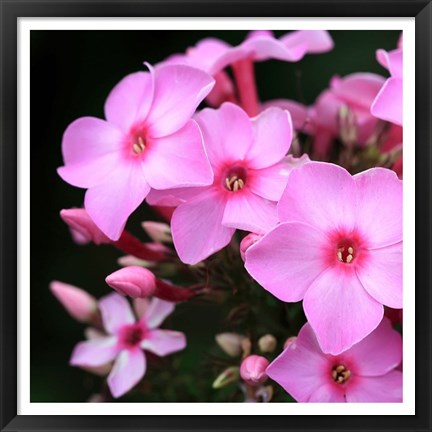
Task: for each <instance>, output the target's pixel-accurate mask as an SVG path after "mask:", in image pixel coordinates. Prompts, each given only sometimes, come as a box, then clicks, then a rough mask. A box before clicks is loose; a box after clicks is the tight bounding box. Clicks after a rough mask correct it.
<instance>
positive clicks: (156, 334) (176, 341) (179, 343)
mask: <svg viewBox="0 0 432 432" xmlns="http://www.w3.org/2000/svg"><path fill="white" fill-rule="evenodd" d="M185 347H186V337H185V335H184V334H183V333H181V332H178V331H173V330H160V329H157V330H150V331H149V332H148V333H147V335H146V338H145V339H144V340H143V341H142V342H141V348H142V349H145V350H147V351H150V352H152V353H154V354H156V355H158V356H160V357H164V356H166V355H168V354H172V353H174V352H177V351H181V350H182V349H184V348H185Z"/></svg>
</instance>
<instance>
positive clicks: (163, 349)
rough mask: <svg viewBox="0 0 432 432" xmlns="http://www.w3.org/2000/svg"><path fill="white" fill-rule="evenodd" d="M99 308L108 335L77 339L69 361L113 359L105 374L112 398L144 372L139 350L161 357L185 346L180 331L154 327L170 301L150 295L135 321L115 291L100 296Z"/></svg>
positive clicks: (79, 363) (90, 363) (88, 362)
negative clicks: (140, 315) (112, 363)
mask: <svg viewBox="0 0 432 432" xmlns="http://www.w3.org/2000/svg"><path fill="white" fill-rule="evenodd" d="M99 308H100V311H101V314H102V321H103V325H104V327H105V330H106V332H107V333H108V336H106V337H100V338H96V339H91V340H88V341H85V342H80V343H79V344H78V345H77V346H76V347H75V349H74V351H73V354H72V357H71V360H70V364H71V365H72V366H80V367H97V366H102V365H105V364H106V363H109V362H111V361H113V360H115V363H114V366H113V368H112V370H111V373H110V374H109V376H108V386H109V388H110V390H111V393H112V395H113V396H114V397H115V398H118V397H120V396H122V395H124V394H125V393H127V392H128V391H129V390H131V389H132V387H134V386H135V385H136V384H138V382H139V381H140V380H141V378H142V377H143V376H144V374H145V371H146V357H145V354H144V352H143V351H142V350H147V351H150V352H152V353H154V354H156V355H158V356H161V357H164V356H166V355H168V354H171V353H174V352H176V351H180V350H182V349H184V348H185V346H186V339H185V335H184V334H183V333H180V332H177V331H172V330H161V329H159V328H158V327H159V325H160V324H161V323H162V322H163V321H164V319H165V318H166V317H167V316H168V315H169V314H171V313H172V312H173V310H174V305H173V304H172V303H169V302H166V301H163V300H159V299H153V300H152V301H151V303H150V305H149V306H148V308H147V309H146V310H145V312H144V315H143V316H142V318H141V319H140V320H139V321H136V319H135V317H134V315H133V312H132V310H131V308H130V306H129V303H128V302H127V300H126V299H125V298H123V297H121V296H120V295H118V294H110V295H107V296H106V297H103V298H102V299H101V300H100V302H99Z"/></svg>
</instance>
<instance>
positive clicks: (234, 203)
mask: <svg viewBox="0 0 432 432" xmlns="http://www.w3.org/2000/svg"><path fill="white" fill-rule="evenodd" d="M227 194H229V197H228V198H227V201H226V205H225V211H224V214H223V219H222V225H224V226H226V227H229V228H237V229H241V230H245V231H251V232H254V233H260V234H264V233H266V232H268V231H269V230H270V229H271V228H273V227H274V226H276V224H277V223H278V218H277V211H276V203H274V202H271V201H267V200H266V199H264V198H261V197H259V196H258V195H255V194H254V193H253V192H250V191H248V190H247V189H246V188H245V189H244V190H242V191H238V192H231V193H230V192H227Z"/></svg>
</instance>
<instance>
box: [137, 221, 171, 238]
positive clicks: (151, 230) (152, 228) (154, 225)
mask: <svg viewBox="0 0 432 432" xmlns="http://www.w3.org/2000/svg"><path fill="white" fill-rule="evenodd" d="M141 226H142V227H143V229H144V231H145V232H146V233H147V234H148V236H149V237H150V238H151V239H152V240H153V241H154V242H157V243H172V236H171V228H170V227H169V225H168V224H166V223H163V222H152V221H146V222H142V223H141Z"/></svg>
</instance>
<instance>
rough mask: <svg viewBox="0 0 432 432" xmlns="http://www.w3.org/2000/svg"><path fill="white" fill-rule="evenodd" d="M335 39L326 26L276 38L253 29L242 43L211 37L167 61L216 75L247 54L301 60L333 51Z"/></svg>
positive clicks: (261, 57)
mask: <svg viewBox="0 0 432 432" xmlns="http://www.w3.org/2000/svg"><path fill="white" fill-rule="evenodd" d="M332 48H333V40H332V39H331V36H330V34H329V33H328V32H327V31H325V30H300V31H293V32H290V33H287V34H285V35H284V36H282V37H280V38H279V39H276V38H275V37H274V36H273V33H272V32H271V31H252V32H250V33H249V35H248V36H247V37H246V39H245V40H244V41H243V42H242V43H241V44H240V45H238V46H236V47H233V46H231V45H229V44H228V43H226V42H224V41H222V40H220V39H216V38H207V39H203V40H202V41H200V42H198V43H197V44H196V45H195V46H194V47H191V48H188V49H187V51H186V54H176V55H174V56H171V57H169V58H168V59H167V60H166V61H167V62H169V63H174V64H179V63H180V64H188V65H190V66H194V67H197V68H199V69H201V70H204V71H206V72H208V73H209V74H211V75H215V74H217V73H218V72H220V71H221V70H222V69H224V68H225V67H227V66H228V65H230V64H232V63H234V62H236V61H240V60H243V59H246V58H251V59H252V60H254V61H265V60H269V59H276V60H283V61H290V62H297V61H299V60H301V59H302V58H303V57H304V56H305V55H306V54H318V53H323V52H327V51H330V50H331V49H332Z"/></svg>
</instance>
